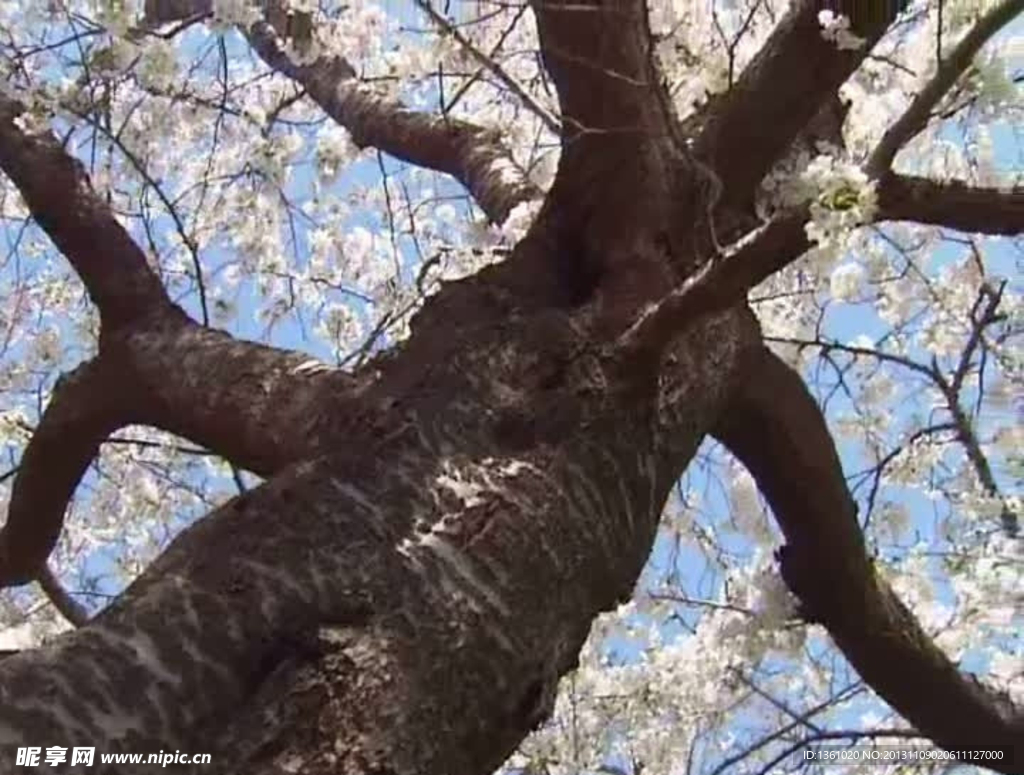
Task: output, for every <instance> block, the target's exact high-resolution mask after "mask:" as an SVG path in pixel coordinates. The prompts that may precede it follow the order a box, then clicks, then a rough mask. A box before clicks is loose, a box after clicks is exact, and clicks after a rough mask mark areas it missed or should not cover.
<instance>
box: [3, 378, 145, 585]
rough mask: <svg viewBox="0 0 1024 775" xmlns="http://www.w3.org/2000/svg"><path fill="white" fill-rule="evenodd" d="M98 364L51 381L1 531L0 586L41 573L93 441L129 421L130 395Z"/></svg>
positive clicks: (95, 446)
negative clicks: (51, 388)
mask: <svg viewBox="0 0 1024 775" xmlns="http://www.w3.org/2000/svg"><path fill="white" fill-rule="evenodd" d="M110 366H111V364H110V363H109V361H104V360H103V359H97V360H94V361H91V362H89V363H86V364H85V365H83V366H80V367H79V368H77V369H76V370H75V371H73V372H71V373H70V374H68V375H66V376H64V377H62V378H61V379H59V380H58V381H57V385H56V387H55V388H54V391H53V397H52V398H51V399H50V403H49V405H48V406H47V408H46V411H45V412H44V413H43V417H42V420H40V422H39V425H38V427H37V428H36V430H35V433H33V434H32V438H31V439H30V440H29V443H28V445H27V446H26V447H25V452H24V455H23V456H22V459H21V466H20V469H19V471H18V476H17V477H16V478H15V480H14V486H13V488H12V490H11V501H10V504H9V506H8V512H7V522H6V524H5V525H4V527H3V529H2V530H0V588H3V587H6V586H12V585H16V584H27V583H28V582H30V581H32V580H33V579H34V578H36V576H37V575H38V574H39V573H41V572H43V570H44V566H45V562H46V558H47V557H49V555H50V552H51V551H52V549H53V547H54V545H55V544H56V543H57V538H58V536H59V535H60V530H61V527H62V526H63V524H64V511H65V509H66V508H67V505H68V502H69V501H70V500H71V496H72V495H73V494H74V492H75V488H76V487H77V486H78V482H79V481H80V480H81V478H82V476H83V475H84V474H85V471H86V470H87V469H88V467H89V464H90V463H91V462H92V460H93V458H95V457H96V454H97V453H98V452H99V448H100V444H101V443H102V442H103V440H104V439H105V438H106V437H107V436H108V435H109V434H110V433H112V432H113V431H115V430H116V429H118V428H120V427H122V426H124V425H128V424H129V423H131V422H132V420H133V417H134V416H136V411H137V407H136V406H133V401H132V400H131V399H132V397H133V396H132V395H131V394H129V395H127V396H125V395H120V394H119V391H118V390H117V389H116V388H117V384H118V375H117V373H116V371H115V370H112V369H111V368H110Z"/></svg>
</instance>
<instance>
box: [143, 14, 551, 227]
mask: <svg viewBox="0 0 1024 775" xmlns="http://www.w3.org/2000/svg"><path fill="white" fill-rule="evenodd" d="M268 5H271V4H268ZM211 8H212V4H211V2H210V0H147V2H146V17H145V18H146V25H147V26H158V25H161V24H166V23H169V22H174V21H181V20H182V19H186V18H192V17H196V16H203V15H205V14H209V13H210V10H211ZM272 10H273V8H268V20H262V21H258V22H256V23H255V24H253V25H252V26H251V27H250V28H249V29H248V30H243V33H244V34H245V35H246V38H247V39H248V41H249V44H250V45H251V46H252V48H253V50H254V51H255V52H256V53H257V54H258V55H259V56H260V58H261V59H262V60H263V61H264V62H265V63H266V64H267V65H268V66H269V67H271V68H272V69H273V70H275V71H277V72H279V73H281V74H282V75H284V76H287V77H288V78H291V79H293V80H294V81H295V82H296V83H298V84H299V85H301V86H302V87H303V88H304V89H305V90H306V93H307V94H308V95H309V97H310V99H312V100H313V101H314V102H316V103H317V104H318V105H319V106H320V107H321V108H322V109H323V111H324V112H325V113H326V114H327V115H329V116H330V117H331V118H332V119H334V120H335V121H336V122H337V123H338V124H339V125H340V126H343V127H344V128H345V129H347V130H348V131H349V134H350V135H351V137H352V141H353V142H354V143H355V144H356V145H357V146H359V147H360V148H366V147H374V148H377V149H379V150H381V151H383V152H385V153H387V154H390V155H391V156H394V157H395V158H397V159H401V160H402V161H405V162H408V163H410V164H414V165H416V166H419V167H424V168H426V169H431V170H436V171H438V172H443V173H446V174H448V175H451V176H452V177H453V178H455V179H456V180H458V181H459V182H460V183H461V184H462V185H463V186H465V187H466V189H467V190H468V191H469V192H470V194H471V195H472V196H473V198H474V199H475V200H476V202H477V204H479V205H480V208H481V209H482V210H483V211H484V212H485V213H486V214H487V217H488V218H489V219H490V220H491V221H492V222H495V223H500V222H502V221H503V220H505V217H506V216H507V215H508V213H509V212H510V211H511V210H512V208H513V207H515V206H516V205H517V204H519V203H521V202H525V201H529V200H531V199H537V198H539V196H540V195H541V192H540V190H539V189H538V188H537V187H536V186H534V185H533V184H532V183H531V182H530V181H529V180H527V179H526V177H525V176H524V173H523V171H522V170H521V169H519V168H518V167H517V165H516V164H515V162H514V161H513V159H512V157H511V156H510V154H509V152H508V150H507V149H506V148H504V147H503V145H502V143H501V132H500V131H499V130H497V129H487V128H484V127H480V126H477V125H475V124H471V123H469V122H467V121H461V120H458V119H452V118H448V117H445V116H435V115H432V114H429V113H423V112H419V111H414V110H410V109H409V108H407V107H406V106H405V105H403V104H402V103H401V102H399V101H397V100H394V99H391V98H390V97H387V96H384V95H381V94H379V93H377V92H376V91H375V90H374V89H373V88H371V87H370V86H368V85H366V84H364V83H362V82H361V81H360V80H359V79H358V78H357V73H356V70H355V68H354V67H353V66H352V65H351V64H350V63H349V62H348V60H346V59H345V58H344V57H342V56H321V57H319V58H317V59H316V60H314V61H313V62H311V63H309V64H298V63H297V62H296V61H295V60H294V59H293V58H292V57H291V56H290V55H289V54H288V52H287V51H286V50H285V48H284V45H283V43H284V40H283V39H284V38H286V37H287V32H288V30H287V29H286V28H285V24H286V22H287V16H286V15H284V14H280V13H271V12H270V11H272ZM271 19H272V21H271ZM272 22H273V23H272ZM274 23H276V25H277V26H276V27H275V26H274Z"/></svg>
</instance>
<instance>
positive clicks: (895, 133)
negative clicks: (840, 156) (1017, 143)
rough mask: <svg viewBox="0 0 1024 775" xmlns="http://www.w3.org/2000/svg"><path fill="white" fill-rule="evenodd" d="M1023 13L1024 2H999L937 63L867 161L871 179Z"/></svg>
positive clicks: (883, 169)
mask: <svg viewBox="0 0 1024 775" xmlns="http://www.w3.org/2000/svg"><path fill="white" fill-rule="evenodd" d="M1021 13H1024V0H1003V2H1001V3H999V4H998V5H996V6H995V7H994V8H992V9H991V10H990V11H989V12H988V13H986V14H985V15H984V16H982V17H981V18H980V19H979V20H978V21H977V23H976V24H975V25H974V26H973V27H972V28H971V29H970V31H969V32H968V33H967V34H966V35H965V36H964V38H963V40H961V41H960V42H959V43H958V44H957V45H956V47H955V48H954V49H953V50H952V51H951V52H949V55H948V56H946V57H945V58H944V59H943V60H942V61H941V62H940V64H939V67H938V70H937V71H936V73H935V75H934V76H933V77H932V79H931V80H930V81H929V82H928V83H927V84H926V85H925V87H924V88H923V89H921V91H920V92H918V93H917V96H915V97H914V99H913V101H911V103H910V105H909V107H907V109H906V110H905V111H904V113H903V115H901V116H900V117H899V119H897V120H896V122H895V123H894V124H893V125H892V126H890V127H889V129H888V130H887V131H886V132H885V134H884V135H883V137H882V140H881V141H880V142H879V143H878V146H877V147H876V148H875V150H874V152H873V153H872V154H871V158H870V159H869V160H868V165H867V172H868V174H869V175H870V176H871V177H882V176H883V175H884V174H885V173H886V172H887V171H888V170H889V168H890V167H891V166H892V161H893V159H894V158H895V157H896V154H897V153H899V150H900V149H901V148H902V147H903V146H904V145H906V144H907V142H908V141H910V140H911V139H912V138H913V137H914V135H916V134H917V133H918V132H920V131H921V130H922V129H924V127H925V126H926V125H927V124H928V120H929V119H930V118H931V115H932V110H933V109H934V108H935V106H936V105H937V104H938V103H939V100H941V99H942V98H943V96H945V94H946V92H948V91H949V90H950V88H952V86H953V84H955V83H956V81H957V79H958V78H959V77H960V76H961V75H962V74H963V73H964V71H965V70H967V68H968V67H970V66H971V63H972V62H973V61H974V57H975V55H976V54H977V53H978V51H979V50H980V49H981V47H982V46H983V45H985V43H986V42H987V41H989V40H990V39H991V38H992V36H993V35H995V34H996V33H997V32H999V30H1001V29H1002V28H1003V27H1005V26H1006V25H1007V24H1009V23H1010V22H1011V21H1013V20H1014V19H1015V18H1017V17H1018V16H1019V15H1020V14H1021Z"/></svg>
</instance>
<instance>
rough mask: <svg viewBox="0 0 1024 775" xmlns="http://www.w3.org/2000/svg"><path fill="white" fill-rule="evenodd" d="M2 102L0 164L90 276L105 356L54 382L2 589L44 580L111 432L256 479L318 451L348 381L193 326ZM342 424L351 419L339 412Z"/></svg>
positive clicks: (11, 514) (2, 568)
mask: <svg viewBox="0 0 1024 775" xmlns="http://www.w3.org/2000/svg"><path fill="white" fill-rule="evenodd" d="M20 113H21V106H20V105H18V104H17V103H14V102H12V101H10V100H7V99H5V98H0V167H2V168H3V170H4V172H6V173H7V174H8V176H9V177H10V178H11V179H12V180H13V181H14V183H15V185H16V186H17V187H18V189H19V190H20V191H21V193H22V195H23V197H24V199H25V201H26V203H27V205H28V207H29V210H30V212H31V213H32V215H33V217H34V218H35V219H36V221H37V222H38V223H39V224H40V225H41V226H42V227H43V229H44V230H45V231H46V233H47V234H48V235H49V236H50V238H51V239H52V240H53V242H54V243H55V244H56V245H57V247H58V248H59V249H60V250H61V251H62V252H63V253H64V255H65V257H66V258H67V259H68V261H69V262H70V263H71V265H72V266H73V267H74V268H75V270H76V271H77V272H78V274H79V276H81V277H82V279H83V281H84V282H85V284H86V287H87V289H88V291H89V294H90V296H91V297H92V299H93V301H95V303H96V304H97V306H98V307H99V311H100V316H101V333H100V355H99V357H98V358H97V359H96V360H95V361H93V362H90V363H89V364H87V365H85V366H83V367H81V368H80V369H78V370H77V371H76V372H74V373H73V374H72V375H69V376H68V377H66V378H65V379H64V380H61V381H59V382H58V384H57V386H56V388H55V391H54V396H53V399H52V401H51V403H50V405H49V406H48V407H47V409H46V412H45V413H44V415H43V418H42V420H41V421H40V423H39V427H38V428H37V429H36V432H35V433H34V435H33V437H32V439H31V440H30V442H29V444H28V446H27V447H26V449H25V454H24V457H23V458H22V461H21V464H20V469H19V472H18V476H17V478H16V479H15V482H14V487H13V489H12V493H11V502H10V505H9V510H8V515H7V522H6V524H5V526H4V528H3V530H2V531H0V587H4V586H10V585H14V584H24V583H28V582H29V581H31V580H32V579H33V578H35V577H36V576H37V574H38V573H40V572H41V569H42V566H43V563H44V562H45V559H46V557H47V556H48V555H49V553H50V552H51V551H52V549H53V546H54V545H55V543H56V540H57V537H58V536H59V534H60V530H61V527H62V525H63V520H64V512H65V510H66V508H67V504H68V502H69V500H70V499H71V497H72V495H73V494H74V491H75V489H76V487H77V486H78V483H79V481H80V480H81V478H82V476H83V475H84V473H85V471H86V470H87V469H88V466H89V464H90V462H91V461H92V460H93V459H94V458H95V456H96V454H97V452H98V451H99V447H100V444H101V443H102V442H103V441H104V439H105V438H106V437H107V436H108V435H109V434H110V433H112V432H113V431H115V430H117V429H118V428H121V427H123V426H125V425H128V424H130V423H144V424H147V425H152V426H155V427H158V428H162V429H164V430H167V431H170V432H172V433H176V434H178V435H180V436H183V437H185V438H188V439H190V440H191V441H194V442H196V443H197V444H201V445H203V446H205V447H208V448H209V449H211V450H213V451H214V452H216V453H218V454H220V455H222V456H224V457H227V458H228V459H230V460H231V461H232V462H235V463H236V464H238V465H241V466H242V467H244V468H247V469H249V470H251V471H254V472H256V473H258V474H260V475H267V474H269V473H272V472H274V471H276V470H279V469H280V468H281V467H283V466H284V465H287V464H288V463H290V462H292V461H294V460H296V459H297V458H298V457H301V456H303V455H305V454H306V453H308V452H309V449H308V438H309V436H308V435H307V434H308V431H309V429H310V428H311V427H313V425H315V424H316V423H317V422H320V421H321V418H322V417H323V416H325V415H323V414H321V412H322V411H323V410H325V409H327V408H328V407H330V408H332V409H335V410H337V409H338V408H339V406H338V404H336V403H334V402H336V401H342V402H344V401H345V400H346V399H347V397H348V395H349V389H350V388H351V384H352V383H351V379H350V378H349V377H348V376H347V375H345V374H343V373H341V372H334V371H329V370H323V369H315V368H314V369H312V372H311V370H310V368H309V367H310V366H311V365H313V362H311V361H310V360H309V358H307V357H305V356H303V355H300V354H297V353H287V352H282V351H280V350H277V349H274V348H269V347H263V346H260V345H256V344H253V343H249V342H242V341H239V340H236V339H234V338H233V337H231V336H229V335H227V334H224V333H221V332H217V331H212V330H210V329H207V328H204V327H201V326H198V325H196V324H195V323H194V322H193V321H192V320H190V319H189V318H188V317H187V316H186V315H185V314H184V313H183V312H181V310H179V309H178V308H177V307H175V306H173V305H172V304H171V302H170V300H169V299H168V297H167V295H166V293H165V291H164V289H163V286H162V285H161V284H160V281H159V279H158V278H157V276H156V274H155V273H154V272H153V271H152V270H151V269H150V268H149V266H148V264H147V262H146V257H145V254H144V253H143V252H142V251H141V250H140V249H139V247H138V246H137V245H136V244H135V242H134V241H133V240H132V239H131V236H130V235H129V234H128V233H127V232H126V231H125V230H124V228H123V227H122V226H121V225H120V224H119V223H118V222H117V220H116V219H115V218H114V216H113V214H112V213H111V211H110V209H109V208H108V206H107V205H106V204H105V203H104V202H103V201H102V200H101V199H100V198H99V197H98V196H97V195H96V193H95V192H94V191H93V190H92V189H91V187H90V185H89V181H88V177H87V175H86V174H85V171H84V169H83V167H82V165H81V164H80V163H79V162H78V161H77V160H75V159H74V158H73V157H72V156H71V155H70V154H68V153H66V152H65V151H64V149H63V148H62V147H61V144H60V143H59V142H58V141H57V139H56V138H55V137H54V136H53V135H52V133H50V132H48V131H47V132H43V133H39V134H32V135H30V134H28V133H26V132H24V131H23V130H22V129H21V128H19V127H18V125H17V123H16V121H15V119H16V118H17V117H18V116H19V115H20ZM341 416H343V417H344V416H345V413H344V412H342V414H341Z"/></svg>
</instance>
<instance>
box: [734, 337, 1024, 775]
mask: <svg viewBox="0 0 1024 775" xmlns="http://www.w3.org/2000/svg"><path fill="white" fill-rule="evenodd" d="M714 435H715V436H716V437H717V438H718V439H719V440H720V441H721V442H722V443H723V444H725V446H726V447H728V448H729V450H730V451H732V452H733V454H735V455H736V456H737V458H739V460H740V461H741V462H742V463H743V464H744V465H745V466H746V467H747V469H748V470H749V471H750V472H751V474H753V476H754V478H755V480H756V481H757V484H758V487H759V488H760V489H761V491H762V492H763V493H764V495H765V497H766V498H767V499H768V502H769V504H770V505H771V508H772V511H773V513H774V515H775V518H776V520H777V521H778V523H779V525H780V526H781V527H782V531H783V533H784V534H785V537H786V545H785V546H784V547H783V548H782V550H781V552H780V560H781V566H782V575H783V578H784V579H785V581H786V584H787V586H789V588H790V589H791V590H792V591H793V593H794V594H795V595H796V596H797V598H799V600H800V602H801V604H802V607H803V611H804V614H805V616H806V617H807V618H808V620H810V621H814V622H819V623H821V624H823V625H824V626H825V627H826V628H827V629H828V631H829V634H830V635H831V636H832V638H833V640H834V641H835V642H836V645H837V646H838V647H839V649H840V650H841V651H842V652H843V654H844V655H845V656H846V658H847V659H848V660H849V661H850V663H851V664H852V665H853V666H854V668H856V670H857V671H858V672H859V673H860V675H861V677H862V678H864V680H865V681H867V682H868V683H869V684H870V685H871V686H872V688H874V690H875V691H876V692H878V694H879V695H880V696H881V697H882V698H884V699H885V700H886V701H887V702H888V703H889V704H890V705H892V707H893V708H895V709H896V710H897V711H898V712H899V713H901V714H902V715H903V716H904V717H905V718H907V719H908V720H909V721H910V722H911V723H912V724H913V725H914V726H915V727H916V728H917V729H918V731H920V732H921V733H922V734H924V735H926V736H928V737H930V738H931V739H932V740H934V741H935V742H936V743H938V744H939V745H940V746H942V747H944V748H946V749H965V748H971V749H977V748H986V749H998V750H1001V751H1002V752H1003V753H1004V758H1003V759H1002V760H1000V761H987V762H986V766H991V767H993V768H994V769H997V770H998V771H1000V772H1006V773H1015V772H1021V771H1022V770H1024V746H1022V745H1021V743H1022V742H1024V712H1022V711H1021V709H1020V708H1017V707H1016V706H1015V705H1013V704H1012V703H1011V702H1010V701H1009V699H1008V698H1007V697H1004V696H1001V695H998V694H997V693H995V692H994V691H991V690H989V689H988V688H986V687H985V686H983V685H982V684H981V683H980V682H978V681H977V680H976V679H974V678H973V677H972V676H968V675H963V674H961V673H960V672H959V671H958V670H957V668H956V666H955V665H954V664H953V663H952V662H951V661H950V659H949V658H948V657H947V656H946V655H945V654H944V653H943V652H942V651H941V650H940V649H939V648H938V647H937V646H936V645H935V644H934V642H933V641H932V639H931V638H930V637H929V636H928V635H927V634H926V633H925V632H924V631H923V630H922V629H921V626H920V624H919V623H918V622H917V620H916V618H915V617H914V615H913V614H912V613H911V612H910V611H909V610H908V609H907V608H906V606H904V605H903V603H902V602H901V601H900V600H899V598H897V596H896V595H895V593H894V592H893V591H892V590H891V589H890V588H889V586H888V585H887V584H886V583H885V581H883V580H882V578H881V577H880V575H879V574H878V572H877V570H876V569H875V567H874V564H873V562H872V560H871V558H870V557H868V555H867V552H866V549H865V544H864V539H863V536H862V535H861V531H860V527H859V525H858V523H857V507H856V504H855V503H854V501H853V498H852V497H851V495H850V493H849V490H848V489H847V486H846V480H845V479H844V477H843V471H842V466H841V465H840V462H839V457H838V454H837V452H836V449H835V445H834V443H833V441H832V437H831V435H830V434H829V431H828V428H827V426H826V424H825V419H824V416H823V415H822V413H821V410H820V409H819V408H818V406H817V404H816V403H815V401H814V398H813V397H812V396H811V394H810V393H809V392H808V390H807V388H806V386H805V385H804V382H803V380H802V379H801V378H800V375H799V374H797V373H796V372H795V371H793V370H792V369H790V368H789V367H788V366H786V364H784V363H783V362H782V361H781V360H779V359H778V358H777V357H776V356H774V355H773V354H772V353H771V352H769V351H768V350H767V349H766V350H764V351H763V352H762V355H761V357H760V358H759V359H758V361H757V363H756V364H754V365H753V366H752V368H751V371H750V374H749V376H748V378H747V379H746V381H745V382H744V383H743V387H742V388H741V389H740V391H739V394H738V395H736V396H735V397H734V399H733V400H732V402H731V403H730V405H729V406H728V407H727V408H726V410H725V411H724V412H723V414H722V418H721V420H720V421H719V423H718V426H717V427H716V428H715V429H714ZM950 709H955V710H956V712H950Z"/></svg>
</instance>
